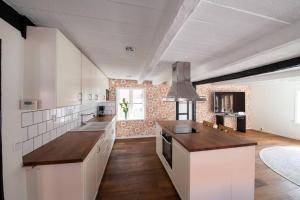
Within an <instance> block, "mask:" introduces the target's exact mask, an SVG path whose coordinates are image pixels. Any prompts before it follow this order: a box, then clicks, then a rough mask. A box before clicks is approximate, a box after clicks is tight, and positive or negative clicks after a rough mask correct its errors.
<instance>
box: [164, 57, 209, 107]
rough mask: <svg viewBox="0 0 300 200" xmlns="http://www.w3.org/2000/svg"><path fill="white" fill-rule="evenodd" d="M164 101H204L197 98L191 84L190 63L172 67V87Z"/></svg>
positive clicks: (179, 63)
mask: <svg viewBox="0 0 300 200" xmlns="http://www.w3.org/2000/svg"><path fill="white" fill-rule="evenodd" d="M163 99H164V100H165V101H206V97H205V96H199V95H198V94H197V93H196V90H195V88H194V87H193V85H192V83H191V63H190V62H176V63H174V64H173V65H172V85H171V88H170V90H169V92H168V95H167V97H164V98H163Z"/></svg>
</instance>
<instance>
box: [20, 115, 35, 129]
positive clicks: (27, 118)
mask: <svg viewBox="0 0 300 200" xmlns="http://www.w3.org/2000/svg"><path fill="white" fill-rule="evenodd" d="M32 124H33V112H27V113H22V127H25V126H30V125H32Z"/></svg>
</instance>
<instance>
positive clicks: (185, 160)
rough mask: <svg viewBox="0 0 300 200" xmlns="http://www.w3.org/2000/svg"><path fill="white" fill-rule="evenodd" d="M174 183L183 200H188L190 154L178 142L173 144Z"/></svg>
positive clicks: (174, 141)
mask: <svg viewBox="0 0 300 200" xmlns="http://www.w3.org/2000/svg"><path fill="white" fill-rule="evenodd" d="M172 170H173V177H172V181H173V183H174V185H175V187H176V189H177V192H178V193H179V195H180V197H181V198H182V199H188V189H189V187H188V186H189V152H188V151H187V150H186V149H184V148H183V147H182V146H181V145H180V144H179V143H178V142H176V140H173V142H172Z"/></svg>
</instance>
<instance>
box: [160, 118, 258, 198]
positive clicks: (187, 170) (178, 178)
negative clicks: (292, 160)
mask: <svg viewBox="0 0 300 200" xmlns="http://www.w3.org/2000/svg"><path fill="white" fill-rule="evenodd" d="M256 144H257V143H256V142H253V141H250V140H245V139H241V138H239V137H236V136H233V135H229V134H226V133H223V132H221V131H219V130H217V129H213V128H210V127H204V126H202V124H200V123H196V122H193V121H157V122H156V152H157V154H158V156H159V158H160V160H161V162H162V164H163V166H164V167H165V169H166V171H167V173H168V175H169V176H170V178H171V180H172V182H173V184H174V186H175V188H176V190H177V192H178V194H179V195H180V197H181V199H183V200H199V199H201V200H202V199H203V200H241V199H243V200H253V199H254V181H255V145H256Z"/></svg>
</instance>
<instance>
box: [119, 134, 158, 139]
mask: <svg viewBox="0 0 300 200" xmlns="http://www.w3.org/2000/svg"><path fill="white" fill-rule="evenodd" d="M152 137H156V136H155V135H134V136H126V137H116V139H117V140H123V139H138V138H152Z"/></svg>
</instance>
